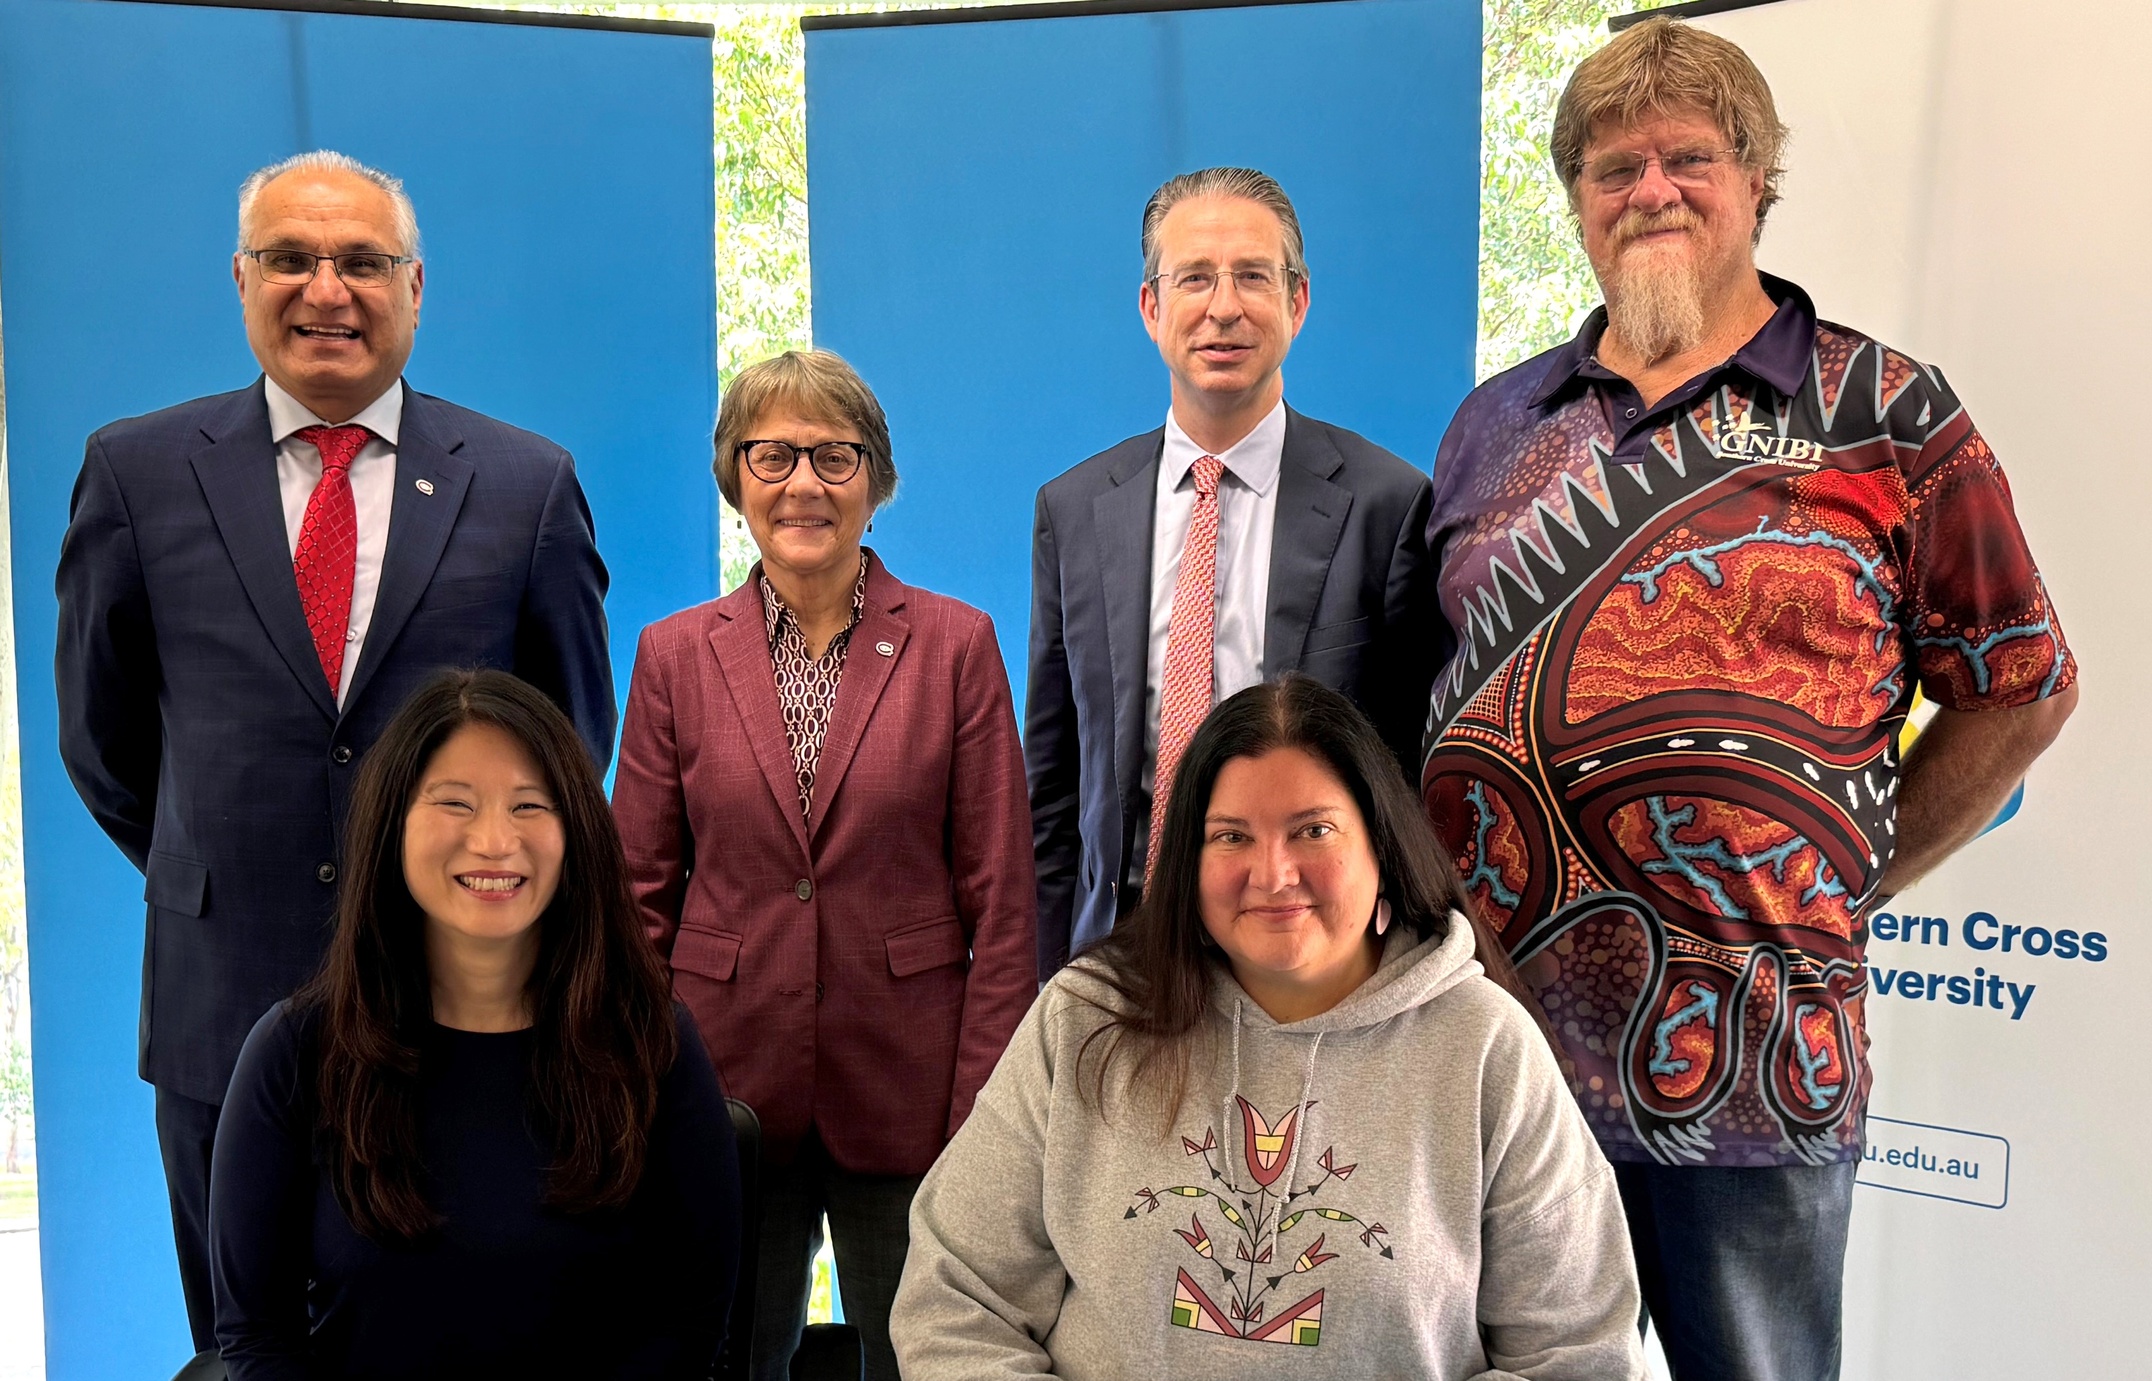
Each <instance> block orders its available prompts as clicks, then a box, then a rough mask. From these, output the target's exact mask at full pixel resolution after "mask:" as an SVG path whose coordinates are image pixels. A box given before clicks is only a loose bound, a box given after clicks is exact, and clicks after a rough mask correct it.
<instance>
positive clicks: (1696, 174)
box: [1584, 149, 1739, 196]
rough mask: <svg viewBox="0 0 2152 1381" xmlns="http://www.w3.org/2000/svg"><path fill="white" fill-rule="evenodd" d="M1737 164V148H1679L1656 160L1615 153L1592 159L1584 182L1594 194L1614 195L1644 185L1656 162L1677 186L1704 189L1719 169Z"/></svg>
mask: <svg viewBox="0 0 2152 1381" xmlns="http://www.w3.org/2000/svg"><path fill="white" fill-rule="evenodd" d="M1738 161H1739V150H1736V149H1676V150H1674V151H1673V152H1672V153H1663V154H1660V155H1658V156H1657V157H1654V158H1647V157H1645V156H1644V155H1643V154H1640V153H1613V154H1608V155H1607V156H1606V157H1604V158H1595V159H1593V160H1592V162H1591V166H1589V167H1587V168H1586V169H1585V170H1584V180H1585V181H1586V182H1589V183H1590V184H1591V185H1592V190H1593V191H1595V192H1605V193H1606V194H1607V195H1609V196H1612V195H1615V194H1617V193H1620V192H1626V191H1628V190H1630V189H1631V188H1633V187H1635V186H1636V185H1637V184H1638V183H1639V182H1642V181H1643V180H1644V170H1645V169H1646V168H1649V167H1650V166H1651V165H1652V164H1654V163H1656V164H1658V165H1659V171H1660V172H1661V173H1664V174H1665V175H1666V180H1667V181H1668V182H1671V183H1673V184H1674V185H1675V186H1676V187H1701V186H1703V185H1704V184H1705V183H1707V182H1709V181H1711V177H1712V174H1714V173H1716V172H1717V171H1718V170H1719V169H1720V168H1723V167H1725V166H1727V165H1728V164H1731V163H1735V162H1738Z"/></svg>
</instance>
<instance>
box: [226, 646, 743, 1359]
mask: <svg viewBox="0 0 2152 1381" xmlns="http://www.w3.org/2000/svg"><path fill="white" fill-rule="evenodd" d="M345 858H346V861H347V869H346V874H345V890H344V891H343V893H342V895H341V897H340V900H339V907H338V916H337V928H336V934H335V936H334V938H333V939H332V941H331V944H330V952H329V958H328V961H327V963H326V965H325V966H324V968H323V970H322V973H321V974H320V976H319V977H318V978H317V979H316V980H315V981H314V982H313V983H312V984H310V985H309V986H308V987H307V988H306V989H304V990H303V991H302V992H301V993H300V994H299V995H298V996H297V997H295V998H293V999H292V1000H291V1001H290V1002H287V1003H283V1004H280V1005H279V1006H278V1007H276V1008H275V1009H273V1010H272V1011H271V1012H270V1013H269V1014H268V1015H267V1016H265V1017H264V1018H262V1020H261V1022H260V1024H259V1025H257V1026H256V1027H255V1029H254V1032H253V1034H252V1035H251V1036H249V1037H248V1039H247V1044H246V1048H245V1050H244V1051H243V1052H242V1053H241V1055H240V1057H239V1067H238V1070H237V1072H236V1073H235V1074H234V1075H233V1078H232V1085H231V1090H230V1093H229V1094H228V1096H227V1099H226V1102H225V1106H224V1114H223V1117H222V1120H221V1122H220V1125H219V1128H218V1133H217V1146H216V1157H215V1165H214V1169H213V1174H212V1177H211V1191H210V1245H211V1253H212V1256H213V1258H214V1267H215V1284H216V1296H217V1338H218V1342H219V1343H220V1345H221V1346H222V1348H223V1353H224V1359H225V1362H226V1364H227V1365H228V1366H229V1368H230V1371H231V1375H232V1377H233V1378H234V1381H262V1379H264V1378H285V1377H299V1376H313V1375H321V1374H328V1373H333V1374H335V1375H338V1376H350V1377H382V1378H386V1377H392V1376H393V1377H430V1376H436V1375H450V1374H466V1375H467V1374H470V1373H471V1372H473V1371H476V1372H479V1373H483V1374H486V1375H496V1374H498V1375H506V1374H512V1373H520V1374H527V1375H552V1374H558V1372H559V1370H560V1369H563V1368H565V1369H569V1370H575V1371H578V1372H582V1373H587V1374H590V1375H636V1376H651V1377H668V1378H680V1379H681V1381H686V1378H690V1377H696V1378H699V1377H703V1376H706V1375H707V1374H708V1370H709V1367H710V1364H711V1362H712V1360H713V1358H714V1356H715V1353H716V1350H717V1346H718V1343H719V1341H720V1339H721V1337H722V1328H723V1320H724V1318H725V1316H726V1312H727V1311H726V1300H727V1298H728V1296H729V1294H730V1291H731V1288H732V1280H733V1274H734V1267H735V1262H736V1260H737V1253H738V1237H739V1222H738V1220H739V1205H738V1192H739V1190H738V1182H737V1174H736V1171H735V1168H734V1150H733V1143H732V1123H731V1118H730V1116H729V1114H728V1112H727V1111H726V1108H725V1106H724V1095H723V1093H722V1091H721V1090H720V1089H719V1087H718V1083H717V1078H716V1074H715V1072H714V1071H713V1070H712V1068H711V1065H710V1062H709V1058H708V1056H707V1055H706V1054H705V1053H704V1051H703V1047H702V1043H701V1042H700V1041H699V1040H698V1039H696V1037H695V1034H694V1029H693V1027H692V1026H691V1025H690V1024H689V1021H688V1018H687V1016H686V1014H685V1013H684V1012H681V1011H678V1010H676V1009H671V1004H670V1003H669V1002H668V1000H667V997H666V993H665V981H664V977H663V975H662V973H661V972H660V969H659V967H658V962H657V957H656V955H655V954H654V953H652V951H651V949H650V946H649V942H648V941H647V940H646V939H645V938H644V937H643V935H642V933H641V931H640V928H639V926H638V924H637V918H636V914H635V907H634V902H633V900H632V898H631V897H630V896H629V893H628V883H627V872H626V868H625V865H624V860H623V858H622V855H621V849H620V841H619V837H618V835H616V834H615V833H614V831H613V828H612V819H611V816H610V814H609V812H608V811H607V809H606V803H605V797H604V792H603V788H602V786H601V785H600V783H599V781H598V776H597V770H596V768H595V767H594V766H593V765H592V763H591V760H590V756H589V753H588V751H587V750H586V749H585V748H584V746H583V743H582V741H581V739H580V738H578V737H577V735H576V733H575V730H574V729H573V727H572V726H571V725H570V724H569V723H568V721H567V719H566V717H565V716H564V715H562V714H561V712H560V711H559V710H558V709H556V708H554V706H553V704H552V702H551V701H550V700H548V699H547V698H546V697H545V696H544V695H543V694H542V693H540V692H538V691H537V690H534V689H532V688H531V687H529V686H527V685H525V684H524V683H522V682H521V681H518V680H516V679H515V678H514V677H512V676H509V675H507V674H505V673H502V672H497V671H463V672H450V673H447V674H445V675H443V676H441V677H440V678H438V679H437V680H435V681H434V682H432V683H431V684H429V685H428V686H426V687H425V688H423V689H422V690H420V691H419V692H418V693H417V694H416V695H415V696H414V697H413V698H412V699H411V701H410V702H409V703H407V704H406V705H405V706H404V708H403V709H402V710H401V711H400V712H399V713H398V714H397V717H396V718H395V720H394V721H392V722H391V723H390V725H389V727H388V729H387V731H386V732H385V733H384V734H383V736H382V738H381V739H380V741H379V742H378V743H377V744H376V746H375V747H374V748H373V749H372V750H371V751H370V752H369V754H368V755H367V757H366V759H365V762H364V764H363V766H362V768H361V770H360V777H359V781H358V784H357V787H356V790H355V792H354V796H353V803H352V811H351V819H350V825H349V830H348V839H347V841H346V849H345ZM626 1359H634V1362H635V1364H634V1365H629V1364H628V1362H627V1360H626Z"/></svg>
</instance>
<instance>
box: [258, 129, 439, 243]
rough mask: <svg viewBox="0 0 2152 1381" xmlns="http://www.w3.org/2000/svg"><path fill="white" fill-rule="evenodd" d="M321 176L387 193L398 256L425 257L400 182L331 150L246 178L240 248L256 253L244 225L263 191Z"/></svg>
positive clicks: (287, 161) (298, 156)
mask: <svg viewBox="0 0 2152 1381" xmlns="http://www.w3.org/2000/svg"><path fill="white" fill-rule="evenodd" d="M297 172H320V173H349V174H351V175H352V176H353V177H355V178H359V179H361V180H363V181H366V182H370V183H372V184H373V185H374V186H376V187H379V188H380V189H381V190H382V191H384V192H386V193H388V196H389V202H390V203H391V204H392V205H393V206H394V208H395V210H394V212H393V215H392V220H391V222H390V223H391V225H392V227H393V228H394V230H395V232H396V240H397V245H398V248H397V251H396V252H397V253H399V254H408V255H410V256H411V257H412V258H413V259H421V258H424V257H425V253H424V250H425V247H424V246H423V245H422V244H420V243H419V237H418V209H417V208H416V207H414V206H412V205H411V198H410V195H409V194H408V193H406V192H405V191H404V185H403V179H402V178H400V177H394V176H391V175H390V174H388V173H384V172H382V171H381V170H380V169H379V168H369V167H367V166H366V165H365V164H364V163H361V162H359V160H358V159H356V158H353V157H351V156H350V155H349V154H342V153H337V152H336V151H335V150H333V149H315V150H314V151H313V152H312V153H302V154H294V155H293V156H292V157H290V158H287V159H285V160H284V161H283V162H281V163H272V164H270V165H269V166H268V167H266V168H261V169H257V170H256V171H254V172H252V173H250V174H248V175H247V180H246V181H245V182H242V183H240V184H239V247H240V248H241V249H257V248H259V246H257V245H250V244H248V243H247V222H249V221H251V220H252V219H254V203H255V202H256V201H257V200H259V199H260V197H261V194H262V189H263V188H264V187H267V186H268V185H269V184H270V183H272V182H274V181H276V180H277V179H278V178H280V177H282V176H284V174H286V173H297Z"/></svg>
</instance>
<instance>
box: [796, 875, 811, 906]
mask: <svg viewBox="0 0 2152 1381" xmlns="http://www.w3.org/2000/svg"><path fill="white" fill-rule="evenodd" d="M792 895H793V896H795V897H798V898H799V899H800V900H801V901H806V900H807V899H808V898H809V897H812V896H813V895H814V884H813V883H811V882H809V881H808V880H807V879H805V878H801V879H800V880H799V881H798V882H795V883H793V884H792Z"/></svg>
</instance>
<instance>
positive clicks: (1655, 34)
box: [1548, 18, 1788, 236]
mask: <svg viewBox="0 0 2152 1381" xmlns="http://www.w3.org/2000/svg"><path fill="white" fill-rule="evenodd" d="M1693 110H1700V111H1703V112H1705V113H1706V114H1708V115H1710V117H1711V119H1712V121H1713V122H1714V123H1715V124H1717V125H1718V127H1719V133H1720V134H1722V135H1724V136H1725V138H1726V140H1727V142H1728V143H1729V144H1730V145H1732V147H1733V150H1734V156H1735V157H1736V158H1738V159H1739V160H1740V162H1741V166H1742V167H1744V168H1747V169H1750V170H1751V171H1756V170H1761V171H1762V173H1763V198H1762V200H1761V201H1759V202H1758V203H1757V206H1756V233H1757V234H1758V235H1759V236H1761V235H1762V233H1763V222H1764V217H1765V215H1766V214H1768V213H1769V212H1770V210H1771V208H1772V207H1773V206H1774V205H1776V204H1777V203H1778V200H1779V183H1780V182H1781V181H1783V180H1784V178H1785V176H1786V168H1785V164H1784V162H1783V161H1782V160H1783V159H1784V156H1785V152H1786V138H1787V134H1788V131H1787V129H1786V126H1785V125H1783V124H1782V123H1780V122H1779V118H1778V105H1777V103H1776V102H1774V101H1773V100H1772V99H1771V87H1770V84H1769V83H1767V82H1766V81H1764V79H1763V73H1761V72H1759V71H1757V70H1756V64H1755V63H1753V62H1751V61H1749V55H1748V54H1747V53H1744V52H1742V51H1741V49H1740V47H1739V46H1738V45H1736V44H1734V43H1731V42H1729V41H1728V40H1726V39H1723V38H1721V37H1719V36H1718V35H1717V34H1714V33H1710V32H1708V31H1706V30H1703V29H1699V28H1697V27H1696V26H1695V25H1693V24H1684V23H1682V22H1681V21H1680V20H1678V19H1667V18H1658V19H1647V20H1645V21H1644V22H1643V23H1641V24H1638V25H1636V26H1635V27H1633V28H1629V29H1625V30H1623V31H1622V32H1621V33H1619V34H1616V35H1615V36H1614V38H1613V39H1612V41H1610V42H1609V43H1608V44H1607V45H1606V47H1604V48H1601V49H1600V50H1599V51H1598V52H1596V53H1593V54H1592V55H1591V56H1590V57H1588V58H1586V59H1584V61H1582V62H1580V63H1578V64H1577V70H1576V71H1575V72H1573V73H1571V74H1570V77H1569V85H1568V86H1566V87H1564V88H1563V90H1562V99H1561V102H1560V103H1559V104H1558V105H1556V106H1555V108H1554V135H1553V137H1552V138H1551V139H1550V140H1549V141H1548V152H1549V153H1551V154H1552V155H1553V158H1554V171H1555V172H1556V174H1558V175H1559V176H1560V177H1561V179H1562V186H1563V187H1565V188H1567V189H1568V192H1569V204H1570V207H1571V208H1572V209H1574V208H1575V207H1576V205H1577V184H1578V181H1579V180H1580V179H1581V178H1582V177H1583V176H1584V151H1585V150H1586V149H1587V148H1588V147H1590V145H1591V141H1592V132H1593V131H1594V130H1595V129H1596V128H1598V127H1599V126H1601V125H1611V126H1614V127H1616V128H1620V127H1623V126H1627V125H1632V124H1635V123H1637V122H1638V121H1641V120H1646V119H1649V118H1651V117H1652V116H1654V115H1672V114H1676V113H1680V112H1684V111H1693Z"/></svg>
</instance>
